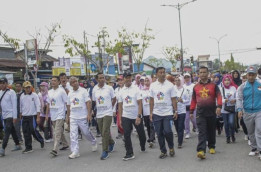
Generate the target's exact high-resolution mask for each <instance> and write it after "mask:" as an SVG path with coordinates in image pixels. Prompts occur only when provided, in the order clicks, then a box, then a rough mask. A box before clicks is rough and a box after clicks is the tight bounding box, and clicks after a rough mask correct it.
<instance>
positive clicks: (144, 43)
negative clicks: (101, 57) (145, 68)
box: [117, 24, 155, 71]
mask: <svg viewBox="0 0 261 172" xmlns="http://www.w3.org/2000/svg"><path fill="white" fill-rule="evenodd" d="M153 39H155V36H154V35H153V34H152V29H151V28H148V27H147V24H146V25H145V27H144V29H143V32H141V33H138V32H129V31H128V30H127V29H126V28H122V30H121V31H119V32H118V40H117V42H122V45H123V47H130V48H131V52H132V57H133V60H134V62H135V63H136V64H137V67H138V71H139V70H140V65H141V63H142V61H143V58H144V53H145V51H146V50H147V49H148V48H149V46H150V42H151V41H152V40H153Z"/></svg>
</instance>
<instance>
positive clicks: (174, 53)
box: [162, 46, 180, 67]
mask: <svg viewBox="0 0 261 172" xmlns="http://www.w3.org/2000/svg"><path fill="white" fill-rule="evenodd" d="M162 54H163V55H164V56H165V58H166V59H167V60H168V61H169V62H170V63H171V64H172V67H175V66H176V63H177V60H179V58H180V49H179V48H177V47H174V46H173V47H168V46H166V47H163V48H162Z"/></svg>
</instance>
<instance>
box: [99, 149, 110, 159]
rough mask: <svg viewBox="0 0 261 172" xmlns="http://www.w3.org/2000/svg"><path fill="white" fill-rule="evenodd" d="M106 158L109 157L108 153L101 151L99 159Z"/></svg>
mask: <svg viewBox="0 0 261 172" xmlns="http://www.w3.org/2000/svg"><path fill="white" fill-rule="evenodd" d="M107 158H109V153H108V152H106V151H103V152H102V154H101V160H105V159H107Z"/></svg>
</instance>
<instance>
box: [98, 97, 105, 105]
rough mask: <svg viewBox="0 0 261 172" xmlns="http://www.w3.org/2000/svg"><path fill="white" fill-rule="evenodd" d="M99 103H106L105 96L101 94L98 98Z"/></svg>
mask: <svg viewBox="0 0 261 172" xmlns="http://www.w3.org/2000/svg"><path fill="white" fill-rule="evenodd" d="M98 103H99V104H104V98H103V97H102V96H100V97H99V98H98Z"/></svg>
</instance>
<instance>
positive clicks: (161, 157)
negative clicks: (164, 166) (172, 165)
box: [159, 152, 168, 159]
mask: <svg viewBox="0 0 261 172" xmlns="http://www.w3.org/2000/svg"><path fill="white" fill-rule="evenodd" d="M167 156H168V155H167V153H163V152H161V154H160V156H159V158H160V159H164V158H166V157H167Z"/></svg>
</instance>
